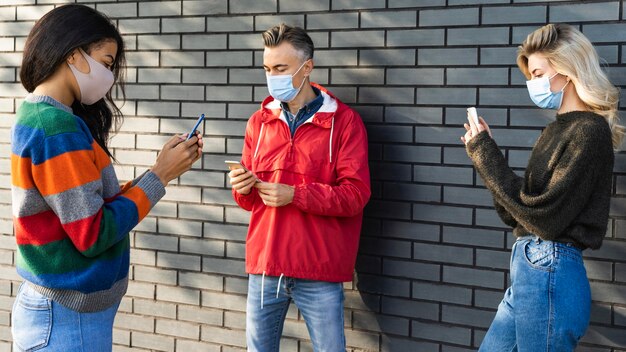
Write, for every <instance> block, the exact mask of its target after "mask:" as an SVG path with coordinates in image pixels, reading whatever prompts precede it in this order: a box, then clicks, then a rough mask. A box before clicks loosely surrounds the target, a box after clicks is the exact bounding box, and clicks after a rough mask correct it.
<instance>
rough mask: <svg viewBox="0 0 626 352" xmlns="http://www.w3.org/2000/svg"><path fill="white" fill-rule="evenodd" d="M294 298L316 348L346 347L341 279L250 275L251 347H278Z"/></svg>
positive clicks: (271, 350) (265, 350) (264, 350)
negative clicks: (329, 280) (323, 279)
mask: <svg viewBox="0 0 626 352" xmlns="http://www.w3.org/2000/svg"><path fill="white" fill-rule="evenodd" d="M291 300H293V301H294V303H295V304H296V306H297V307H298V309H299V310H300V313H302V316H303V318H304V322H305V323H306V327H307V329H308V330H309V335H310V336H311V341H312V343H313V350H314V351H315V352H344V351H345V350H346V339H345V335H344V327H343V300H344V295H343V285H342V284H341V283H338V282H324V281H313V280H303V279H295V278H291V277H276V276H265V277H263V276H261V275H250V276H249V280H248V304H247V308H246V339H247V342H248V351H251V352H277V351H278V350H279V345H280V336H281V334H282V330H283V324H284V321H285V315H286V314H287V310H288V309H289V303H290V302H291Z"/></svg>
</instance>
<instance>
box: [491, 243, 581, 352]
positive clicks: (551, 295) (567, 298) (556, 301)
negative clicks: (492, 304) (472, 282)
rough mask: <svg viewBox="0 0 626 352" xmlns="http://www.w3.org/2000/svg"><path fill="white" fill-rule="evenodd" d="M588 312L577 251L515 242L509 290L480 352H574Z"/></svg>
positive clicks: (567, 246) (567, 245)
mask: <svg viewBox="0 0 626 352" xmlns="http://www.w3.org/2000/svg"><path fill="white" fill-rule="evenodd" d="M590 308H591V290H590V288H589V280H588V279H587V272H586V271H585V267H584V265H583V259H582V251H581V250H580V249H578V248H576V247H575V246H573V245H572V244H570V243H559V242H552V241H544V240H541V239H539V238H537V237H531V236H527V237H522V238H519V239H518V240H517V241H516V242H515V244H514V245H513V250H512V253H511V287H509V288H508V290H506V293H505V294H504V299H503V300H502V302H501V303H500V306H499V307H498V312H497V313H496V317H495V318H494V320H493V322H492V323H491V327H490V328H489V331H487V335H486V336H485V338H484V340H483V342H482V344H481V345H480V350H479V351H483V352H505V351H506V352H509V351H520V352H543V351H550V352H552V351H573V350H574V349H575V348H576V344H577V343H578V341H579V340H580V339H581V338H582V337H583V335H584V334H585V331H586V330H587V326H588V325H589V318H590Z"/></svg>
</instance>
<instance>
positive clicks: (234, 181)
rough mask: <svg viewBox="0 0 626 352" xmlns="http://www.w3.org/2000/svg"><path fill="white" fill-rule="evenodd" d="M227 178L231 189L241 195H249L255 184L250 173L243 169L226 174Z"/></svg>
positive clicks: (255, 180) (254, 179) (254, 178)
mask: <svg viewBox="0 0 626 352" xmlns="http://www.w3.org/2000/svg"><path fill="white" fill-rule="evenodd" d="M228 177H229V178H230V184H231V185H232V186H233V189H234V190H235V191H237V193H239V194H241V195H246V194H249V193H250V190H251V189H252V186H254V183H255V182H257V179H256V177H254V175H253V174H252V172H250V171H246V170H244V169H234V170H232V171H231V172H229V173H228Z"/></svg>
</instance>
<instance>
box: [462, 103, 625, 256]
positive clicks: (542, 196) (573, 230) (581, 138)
mask: <svg viewBox="0 0 626 352" xmlns="http://www.w3.org/2000/svg"><path fill="white" fill-rule="evenodd" d="M466 148H467V153H468V155H469V156H470V158H471V159H472V161H473V162H474V166H475V167H476V170H478V173H479V174H480V176H481V177H482V179H483V180H484V182H485V185H486V186H487V188H488V189H489V190H490V191H491V193H492V194H493V198H494V204H495V207H496V210H497V212H498V214H499V215H500V218H501V219H502V221H504V223H505V224H507V225H510V226H512V227H513V234H514V235H515V236H517V237H521V236H526V235H530V234H534V235H537V236H539V237H540V238H542V239H545V240H551V241H559V242H573V243H574V244H576V245H577V246H578V247H580V248H583V249H584V248H592V249H597V248H600V245H601V244H602V239H603V238H604V235H605V233H606V228H607V222H608V217H609V205H610V198H611V184H612V182H611V181H612V172H613V159H614V155H613V147H612V142H611V130H610V128H609V126H608V124H607V123H606V121H605V120H604V118H603V117H602V116H600V115H597V114H595V113H592V112H585V111H574V112H569V113H565V114H562V115H558V114H557V116H556V121H554V122H552V123H550V124H549V125H548V126H547V127H546V128H545V129H544V131H543V132H542V133H541V136H539V139H538V140H537V142H536V143H535V146H534V147H533V150H532V153H531V156H530V159H529V161H528V166H527V167H526V174H525V176H524V177H523V178H522V177H519V176H517V175H516V174H515V173H513V171H512V170H511V168H509V166H508V165H507V163H506V160H505V159H504V156H503V155H502V153H501V152H500V150H499V149H498V146H497V145H496V143H495V142H494V140H493V139H492V138H491V137H489V134H488V133H487V132H481V133H479V134H478V135H477V136H476V137H474V138H473V139H471V140H470V141H469V143H468V144H467V146H466Z"/></svg>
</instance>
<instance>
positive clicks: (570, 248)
mask: <svg viewBox="0 0 626 352" xmlns="http://www.w3.org/2000/svg"><path fill="white" fill-rule="evenodd" d="M517 240H518V241H534V242H537V243H542V242H548V243H552V244H554V248H555V250H556V251H557V252H573V253H576V254H580V255H582V252H583V249H582V248H580V247H579V246H578V245H576V243H574V242H559V241H550V240H544V239H542V238H541V237H539V236H537V235H528V236H522V237H518V238H517Z"/></svg>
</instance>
